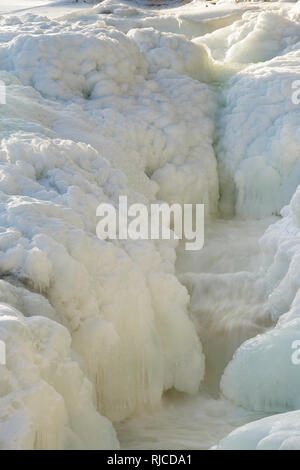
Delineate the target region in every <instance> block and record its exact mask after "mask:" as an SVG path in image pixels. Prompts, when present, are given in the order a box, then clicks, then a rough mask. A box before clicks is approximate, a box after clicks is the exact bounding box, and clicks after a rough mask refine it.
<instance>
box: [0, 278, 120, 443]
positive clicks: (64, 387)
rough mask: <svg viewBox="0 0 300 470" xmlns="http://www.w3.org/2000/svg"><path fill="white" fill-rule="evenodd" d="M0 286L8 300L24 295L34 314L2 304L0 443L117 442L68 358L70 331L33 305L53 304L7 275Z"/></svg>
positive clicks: (90, 390)
mask: <svg viewBox="0 0 300 470" xmlns="http://www.w3.org/2000/svg"><path fill="white" fill-rule="evenodd" d="M0 290H1V298H3V296H6V297H7V300H9V301H12V302H11V303H12V304H13V303H14V299H17V298H20V297H23V299H24V301H25V300H26V304H27V309H26V310H27V311H28V314H29V315H30V314H31V315H32V314H33V316H30V317H28V316H27V317H25V316H24V315H23V314H22V313H21V312H20V311H19V310H16V309H15V308H14V307H12V306H11V305H8V304H7V303H4V302H1V304H0V339H1V341H4V342H5V345H6V365H0V369H1V374H0V397H1V398H0V419H1V430H0V449H14V450H19V449H23V450H24V449H32V448H35V449H43V450H46V449H63V448H70V449H71V448H83V449H89V448H96V449H111V448H118V441H117V438H116V434H115V432H114V430H113V427H112V425H111V423H110V422H109V421H108V420H107V419H106V418H104V417H102V416H100V415H99V414H98V412H97V410H96V406H95V396H94V393H93V387H92V384H91V383H90V382H89V381H88V380H87V378H86V377H85V376H84V374H83V373H82V371H81V369H80V367H79V365H78V363H76V362H75V361H74V360H72V351H71V349H70V346H71V336H70V334H69V333H68V331H67V330H66V329H65V328H64V327H63V326H61V325H59V324H58V323H57V322H54V321H52V320H49V319H47V318H46V317H44V316H39V315H37V307H39V308H40V309H41V313H42V314H43V313H44V312H43V307H44V311H46V312H47V310H51V306H50V305H49V304H47V301H46V300H45V299H43V298H40V297H41V296H39V295H37V294H29V293H28V291H26V290H25V289H21V288H16V287H13V286H12V285H11V284H9V283H7V282H5V281H1V285H0ZM30 304H32V307H33V308H32V310H31V311H30V309H29V308H28V307H30ZM79 401H80V406H78V402H79Z"/></svg>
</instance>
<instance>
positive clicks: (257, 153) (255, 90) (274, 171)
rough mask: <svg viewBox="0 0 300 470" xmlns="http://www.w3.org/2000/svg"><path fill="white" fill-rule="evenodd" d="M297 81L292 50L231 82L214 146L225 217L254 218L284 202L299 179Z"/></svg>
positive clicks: (297, 57) (297, 59)
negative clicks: (216, 145)
mask: <svg viewBox="0 0 300 470" xmlns="http://www.w3.org/2000/svg"><path fill="white" fill-rule="evenodd" d="M299 78H300V54H299V51H291V52H289V53H287V54H285V55H283V56H280V57H277V58H274V59H272V60H270V61H269V62H265V63H260V64H257V65H252V66H250V67H248V68H246V69H244V70H243V71H241V72H240V73H238V74H237V76H236V77H234V78H233V79H232V81H231V82H230V85H231V88H230V89H229V90H228V91H227V92H226V93H225V108H224V111H223V112H222V115H221V117H220V123H219V126H220V141H219V147H218V149H219V150H218V157H219V165H220V166H219V174H220V185H221V198H222V199H221V209H222V210H223V211H224V212H225V213H227V214H230V213H234V212H235V213H236V214H238V215H241V216H243V217H258V218H259V217H263V216H266V215H271V214H279V212H280V210H281V208H282V207H283V206H284V205H285V204H288V203H289V201H290V199H291V197H292V195H293V193H294V192H295V190H296V188H297V186H298V184H299V178H300V163H299V155H300V140H299V132H298V131H297V129H298V126H299V120H300V108H299V106H298V105H297V103H296V102H295V101H293V94H294V93H295V89H294V88H293V86H294V85H293V84H294V82H295V81H296V80H299ZM237 136H239V138H237Z"/></svg>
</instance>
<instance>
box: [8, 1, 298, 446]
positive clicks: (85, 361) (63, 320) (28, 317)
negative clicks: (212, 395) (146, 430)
mask: <svg viewBox="0 0 300 470" xmlns="http://www.w3.org/2000/svg"><path fill="white" fill-rule="evenodd" d="M298 3H299V2H298ZM1 8H2V7H1ZM44 8H46V7H42V6H41V8H40V14H36V12H38V11H39V9H36V10H35V13H33V12H32V11H31V12H30V11H29V12H28V13H25V14H22V13H20V12H18V13H11V14H3V15H2V16H1V17H0V26H1V34H0V80H2V81H3V82H5V84H6V95H7V103H6V104H5V105H3V106H1V109H0V110H1V114H0V122H1V129H0V136H1V145H0V190H1V192H0V199H1V204H0V249H1V251H0V272H1V282H0V341H5V343H6V345H7V362H6V365H0V423H1V424H0V448H17V449H30V448H34V449H49V448H57V449H62V448H109V449H112V448H118V446H119V443H118V439H117V437H116V432H115V430H114V427H113V425H112V424H111V422H120V421H121V420H123V419H125V418H128V417H130V416H132V415H134V414H138V413H140V412H142V411H144V410H149V409H151V410H153V409H154V408H155V407H157V406H158V405H159V403H160V401H161V398H162V395H163V393H164V391H166V390H170V389H172V388H175V389H176V390H177V391H179V392H187V393H196V392H197V391H198V389H199V385H200V383H202V380H203V378H204V374H205V358H204V354H203V352H202V344H201V341H202V343H203V346H204V352H205V353H206V356H207V357H206V385H207V383H209V386H212V388H213V389H214V391H216V390H217V389H218V385H219V379H220V377H221V375H222V372H223V369H224V367H225V366H226V364H227V363H228V362H229V361H230V359H231V358H232V355H233V353H234V351H235V350H236V348H238V349H237V351H236V352H235V354H234V357H233V359H232V360H231V361H230V362H229V364H228V365H227V367H226V369H225V372H224V374H223V377H222V380H221V389H222V392H223V394H224V395H225V397H226V398H227V399H229V400H231V401H232V402H233V403H234V404H235V405H241V406H243V407H245V408H248V409H250V410H257V411H259V412H262V413H266V412H276V413H277V412H284V411H289V410H297V409H298V408H300V402H299V397H298V389H299V386H300V375H299V374H298V369H297V365H295V364H294V363H293V362H292V360H291V355H292V353H293V349H292V348H291V345H292V344H293V341H294V340H298V339H300V337H299V335H300V324H299V305H300V303H299V299H300V294H299V292H298V290H299V287H300V283H299V274H298V273H299V259H300V258H299V256H300V251H299V249H298V247H300V245H299V240H300V189H298V190H297V186H298V184H299V182H300V166H299V165H300V163H299V155H300V140H299V132H298V126H299V119H300V114H299V113H300V111H299V110H300V108H299V105H298V104H297V103H295V102H294V101H293V99H292V94H293V91H294V90H295V89H294V85H293V83H294V82H295V81H297V80H300V54H299V46H300V23H299V19H300V10H299V5H298V4H296V5H294V4H292V5H291V4H289V3H281V2H279V3H277V2H274V3H273V2H271V3H270V4H269V3H267V4H266V3H264V2H262V3H259V2H258V3H256V2H255V3H241V4H238V5H235V4H232V3H231V2H220V5H216V6H213V5H210V7H208V8H206V7H205V6H203V5H202V4H201V2H198V1H197V0H194V1H193V2H192V3H191V4H190V5H187V6H185V7H182V8H175V9H174V10H173V9H170V10H168V9H164V10H148V9H147V10H146V9H143V7H141V6H140V3H139V5H133V4H132V3H131V4H128V3H126V2H124V3H123V2H122V1H117V0H104V1H102V2H100V3H99V4H97V5H95V6H93V7H92V6H87V7H84V8H82V5H79V6H78V7H74V8H73V9H72V11H71V12H70V11H67V12H65V13H63V14H62V12H61V11H59V10H57V11H56V13H55V15H54V16H51V14H50V13H49V12H50V11H51V7H49V6H48V10H44ZM0 11H1V9H0ZM43 11H46V13H47V14H45V15H43V14H42V12H43ZM48 13H49V14H48ZM296 190H297V191H296ZM120 195H127V196H128V198H129V201H132V202H137V201H141V202H144V203H146V204H150V203H151V202H153V201H166V202H169V203H173V202H179V203H196V202H197V203H205V205H206V216H207V221H208V228H207V230H208V232H207V233H208V234H209V235H210V236H211V237H212V241H211V244H209V245H208V247H207V248H206V249H205V250H204V251H203V253H201V254H199V257H198V256H195V257H194V258H193V259H191V258H190V257H189V256H188V255H186V256H185V257H184V256H183V255H182V254H180V248H179V249H177V247H176V244H175V243H174V242H169V241H164V242H161V241H139V242H131V241H115V242H104V241H100V240H99V239H98V238H97V237H96V233H95V231H96V224H97V218H96V208H97V206H98V205H99V204H100V203H101V202H110V203H112V204H115V205H116V204H117V201H118V198H119V196H120ZM219 197H220V204H219ZM291 198H292V200H291ZM290 200H291V202H290ZM288 204H289V206H287V205H288ZM284 206H285V207H284ZM283 207H284V209H282V208H283ZM219 209H220V213H221V215H226V216H238V217H240V219H236V220H234V221H231V222H228V224H227V223H226V221H222V222H221V221H218V220H216V216H217V215H218V211H219ZM280 211H281V214H282V217H281V218H280V220H278V221H277V222H276V223H275V224H274V223H273V224H272V225H271V226H270V227H269V228H268V230H267V231H266V233H265V234H264V236H263V237H262V239H261V254H262V257H263V259H261V254H260V253H259V252H258V251H257V249H256V239H257V238H258V236H259V234H261V232H262V231H263V230H264V228H265V226H266V225H268V224H269V222H270V220H271V219H266V220H267V221H266V220H264V218H265V217H271V216H274V215H276V216H279V214H280ZM246 218H250V219H261V220H256V221H255V220H250V221H247V222H245V221H243V220H241V219H246ZM272 222H274V220H273V219H272ZM223 228H226V234H227V236H228V240H230V243H229V246H230V247H231V248H232V247H235V252H234V253H233V252H231V251H230V250H229V247H226V246H224V238H222V237H221V241H220V230H222V229H223ZM241 229H243V230H247V231H249V234H248V232H247V235H245V234H244V235H243V236H244V238H243V239H242V240H239V238H240V233H241ZM250 232H251V233H250ZM248 235H249V236H248ZM214 237H215V238H214ZM253 239H255V246H254V243H253ZM237 240H239V241H238V242H237ZM231 248H230V249H231ZM176 250H177V251H176ZM178 254H179V256H177V255H178ZM176 258H177V264H176V266H175V262H176ZM189 293H190V296H189ZM190 300H191V302H190ZM191 317H192V318H191ZM192 320H193V321H192ZM276 322H277V323H276ZM275 325H276V326H275ZM271 327H273V328H271ZM197 333H198V334H199V336H200V339H201V341H200V340H199V337H198V334H197ZM258 333H260V334H258ZM257 334H258V335H257ZM255 335H257V336H255ZM253 336H254V338H251V337H253ZM249 338H251V339H249ZM245 340H247V341H246V342H245ZM241 343H243V344H242V345H241V346H240V344H241ZM239 346H240V347H239ZM298 367H299V366H298ZM287 384H288V386H287ZM200 401H201V400H200ZM204 402H205V400H204ZM225 402H226V400H225V399H224V398H222V401H220V402H218V403H219V408H222V407H223V403H225ZM195 403H198V401H197V400H196V402H195ZM234 404H228V402H226V405H224V406H225V407H228V409H230V410H232V409H233V408H235V409H236V407H235V405H234ZM212 406H214V405H212ZM208 408H209V407H208ZM222 409H223V408H222ZM226 409H227V408H226ZM224 414H226V413H224ZM248 416H250V415H248ZM251 416H254V415H251ZM249 419H250V418H249ZM297 419H298V411H293V412H290V413H287V414H285V413H284V414H282V415H279V416H274V417H271V418H267V419H265V420H261V421H257V422H255V423H252V424H248V425H246V427H245V428H240V429H238V430H236V431H235V432H234V433H233V434H231V435H230V436H229V437H228V438H227V440H224V441H222V442H221V443H220V446H219V448H225V447H226V448H240V447H243V448H244V447H247V448H256V447H257V448H266V447H268V446H269V447H272V448H279V447H280V448H299V442H298V440H299V437H298V435H299V431H298V425H297V424H296V421H297ZM204 421H205V419H204ZM239 423H240V422H239ZM118 426H119V425H118ZM225 428H226V430H227V432H228V430H229V429H232V427H231V428H230V427H229V426H225V427H224V429H225ZM297 439H298V440H297Z"/></svg>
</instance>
